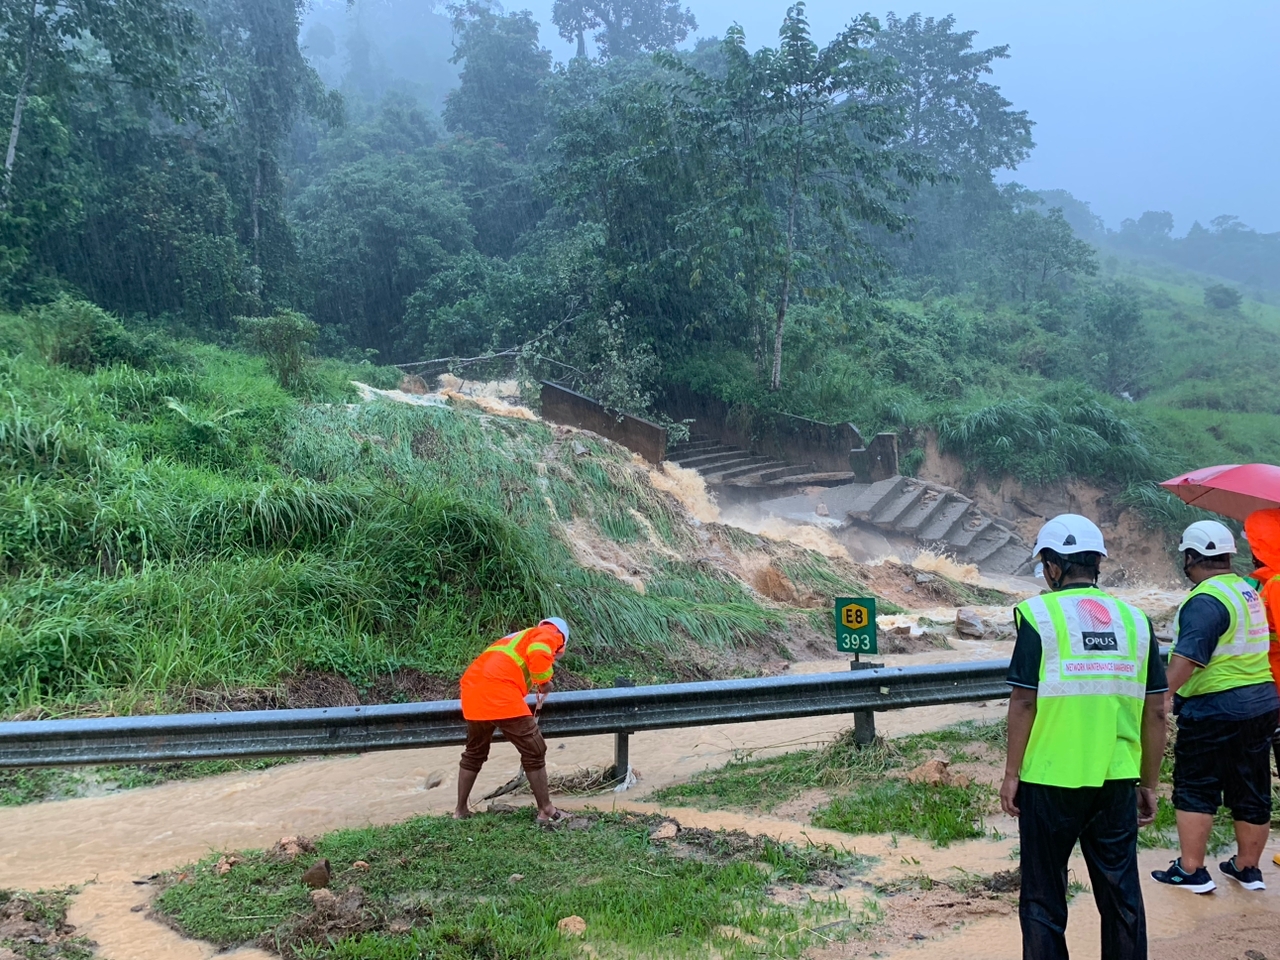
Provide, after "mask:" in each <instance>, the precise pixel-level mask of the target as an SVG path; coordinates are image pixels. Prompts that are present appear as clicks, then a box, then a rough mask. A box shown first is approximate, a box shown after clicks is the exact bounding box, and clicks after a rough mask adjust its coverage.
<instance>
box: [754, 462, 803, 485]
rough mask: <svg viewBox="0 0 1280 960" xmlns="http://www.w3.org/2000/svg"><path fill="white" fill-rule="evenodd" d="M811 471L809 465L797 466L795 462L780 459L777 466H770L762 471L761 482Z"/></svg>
mask: <svg viewBox="0 0 1280 960" xmlns="http://www.w3.org/2000/svg"><path fill="white" fill-rule="evenodd" d="M809 472H810V471H809V468H808V467H797V466H794V465H793V464H789V463H782V462H781V461H778V465H777V466H776V467H769V468H767V469H765V470H761V471H760V482H761V483H768V482H769V481H770V480H781V479H783V478H784V477H798V476H800V475H801V474H805V473H809Z"/></svg>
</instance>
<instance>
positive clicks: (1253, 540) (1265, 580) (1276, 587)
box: [1244, 510, 1280, 687]
mask: <svg viewBox="0 0 1280 960" xmlns="http://www.w3.org/2000/svg"><path fill="white" fill-rule="evenodd" d="M1244 535H1245V536H1246V537H1247V538H1248V539H1249V549H1250V550H1252V551H1253V558H1254V559H1255V560H1257V561H1259V562H1261V563H1262V564H1263V566H1261V567H1259V568H1258V569H1257V570H1255V571H1253V579H1255V580H1257V581H1258V592H1259V593H1260V594H1261V595H1262V604H1263V606H1264V607H1266V608H1267V625H1268V626H1269V627H1270V628H1271V648H1270V651H1269V652H1270V657H1271V676H1272V677H1273V678H1274V679H1275V681H1276V686H1277V687H1280V510H1259V511H1258V512H1256V513H1252V514H1250V515H1249V519H1248V520H1246V521H1245V522H1244Z"/></svg>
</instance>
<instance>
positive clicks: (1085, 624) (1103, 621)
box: [1076, 597, 1119, 653]
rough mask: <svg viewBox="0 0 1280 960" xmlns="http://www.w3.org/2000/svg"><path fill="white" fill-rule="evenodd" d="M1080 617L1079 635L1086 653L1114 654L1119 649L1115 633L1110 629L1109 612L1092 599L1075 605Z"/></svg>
mask: <svg viewBox="0 0 1280 960" xmlns="http://www.w3.org/2000/svg"><path fill="white" fill-rule="evenodd" d="M1076 612H1077V614H1078V615H1079V617H1080V635H1081V638H1082V639H1083V640H1084V649H1085V652H1086V653H1104V652H1115V651H1117V650H1118V649H1119V644H1118V643H1117V641H1116V632H1115V630H1114V629H1112V627H1111V611H1110V610H1108V609H1107V608H1106V605H1105V604H1102V603H1099V602H1098V601H1097V600H1094V599H1093V598H1092V597H1085V598H1084V599H1083V600H1081V601H1080V602H1079V603H1078V604H1077V605H1076Z"/></svg>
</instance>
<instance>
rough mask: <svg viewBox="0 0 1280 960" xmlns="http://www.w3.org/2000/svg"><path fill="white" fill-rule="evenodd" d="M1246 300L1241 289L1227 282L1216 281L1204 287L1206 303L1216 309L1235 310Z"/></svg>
mask: <svg viewBox="0 0 1280 960" xmlns="http://www.w3.org/2000/svg"><path fill="white" fill-rule="evenodd" d="M1243 302H1244V297H1242V296H1241V295H1240V291H1239V290H1236V289H1234V288H1233V287H1228V286H1227V285H1226V284H1225V283H1214V284H1210V285H1209V286H1207V287H1205V288H1204V305H1205V306H1206V307H1213V309H1215V310H1234V309H1235V308H1236V307H1238V306H1240V304H1241V303H1243Z"/></svg>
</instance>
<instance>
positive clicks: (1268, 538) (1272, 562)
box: [1244, 491, 1280, 866]
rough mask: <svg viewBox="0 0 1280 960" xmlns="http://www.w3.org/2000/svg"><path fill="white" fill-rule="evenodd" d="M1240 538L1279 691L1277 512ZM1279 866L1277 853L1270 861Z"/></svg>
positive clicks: (1252, 519)
mask: <svg viewBox="0 0 1280 960" xmlns="http://www.w3.org/2000/svg"><path fill="white" fill-rule="evenodd" d="M1278 492H1280V491H1278ZM1244 535H1245V537H1246V538H1247V539H1248V541H1249V549H1250V550H1251V551H1252V553H1253V564H1254V571H1253V575H1252V576H1251V577H1250V580H1251V581H1252V582H1253V584H1254V585H1255V586H1256V587H1257V589H1258V593H1260V594H1261V595H1262V605H1263V607H1264V608H1265V609H1266V611H1267V628H1268V630H1269V631H1270V634H1271V637H1270V640H1271V643H1270V659H1271V677H1272V679H1273V680H1275V683H1276V687H1277V690H1280V510H1276V509H1271V510H1255V511H1254V512H1253V513H1251V514H1249V516H1248V518H1247V519H1246V520H1245V522H1244ZM1272 744H1273V746H1274V748H1275V756H1276V769H1277V770H1280V729H1278V730H1276V732H1275V735H1274V736H1273V737H1272ZM1272 862H1274V863H1275V864H1276V865H1277V866H1280V853H1278V854H1276V855H1275V857H1273V858H1272Z"/></svg>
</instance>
